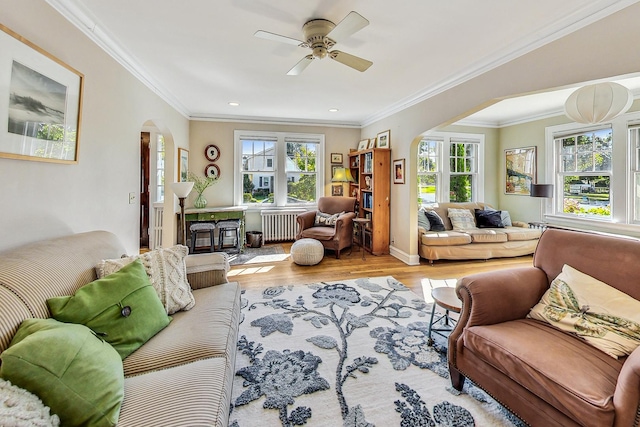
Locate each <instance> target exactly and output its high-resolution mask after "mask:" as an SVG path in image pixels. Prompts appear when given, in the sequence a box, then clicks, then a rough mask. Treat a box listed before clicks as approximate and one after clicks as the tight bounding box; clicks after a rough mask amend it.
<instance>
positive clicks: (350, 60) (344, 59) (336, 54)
mask: <svg viewBox="0 0 640 427" xmlns="http://www.w3.org/2000/svg"><path fill="white" fill-rule="evenodd" d="M329 56H330V57H331V59H335V60H336V61H338V62H339V63H341V64H344V65H346V66H348V67H351V68H353V69H355V70H358V71H366V70H367V69H368V68H369V67H371V66H372V65H373V62H371V61H367V60H366V59H362V58H360V57H357V56H354V55H351V54H348V53H344V52H340V51H339V50H332V51H331V52H329Z"/></svg>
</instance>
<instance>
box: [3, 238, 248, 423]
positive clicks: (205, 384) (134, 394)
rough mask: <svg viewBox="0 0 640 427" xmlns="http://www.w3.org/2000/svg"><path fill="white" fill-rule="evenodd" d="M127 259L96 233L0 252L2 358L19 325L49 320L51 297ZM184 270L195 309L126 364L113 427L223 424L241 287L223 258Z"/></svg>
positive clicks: (207, 258) (200, 258) (193, 262)
mask: <svg viewBox="0 0 640 427" xmlns="http://www.w3.org/2000/svg"><path fill="white" fill-rule="evenodd" d="M124 252H125V251H124V249H123V247H122V245H121V244H120V243H119V241H118V239H117V238H116V236H115V235H113V234H111V233H108V232H105V231H94V232H88V233H81V234H75V235H71V236H67V237H62V238H56V239H51V240H46V241H42V242H36V243H32V244H28V245H26V246H23V247H20V248H17V249H13V250H9V251H5V252H2V253H0V352H1V351H4V350H5V349H6V348H7V347H8V346H9V344H10V343H11V339H12V337H13V335H14V334H15V333H16V331H17V330H18V327H19V326H20V323H21V322H22V321H23V320H24V319H29V318H47V317H49V316H50V313H49V310H48V308H47V304H46V300H47V299H48V298H51V297H56V296H64V295H72V294H73V293H74V292H75V291H76V290H77V289H78V288H80V287H82V286H83V285H85V284H87V283H89V282H91V281H93V280H95V279H96V272H95V266H96V265H97V264H98V262H99V261H101V260H102V259H112V258H119V257H120V256H122V255H123V254H124ZM186 264H187V273H188V280H189V283H190V285H191V287H192V289H193V295H194V297H195V300H196V303H195V306H194V307H193V308H192V309H191V310H189V311H180V312H177V313H175V314H173V315H172V318H173V320H172V321H171V323H170V324H169V326H167V327H166V328H165V329H163V330H161V331H160V332H159V333H158V334H157V335H155V336H154V337H153V338H151V339H150V340H149V341H148V342H147V343H146V344H144V345H143V346H142V347H141V348H139V349H138V350H136V351H135V352H134V353H132V354H131V355H130V356H128V357H127V358H126V359H124V360H123V362H122V363H123V366H124V376H125V380H124V400H123V403H122V407H121V411H120V418H119V422H118V426H197V425H199V426H205V425H206V426H224V427H227V425H228V417H229V407H230V401H231V387H232V384H233V377H234V374H235V372H234V364H235V352H236V351H235V349H236V342H237V334H238V325H239V318H240V288H239V285H238V283H235V282H234V283H227V277H226V274H227V271H228V268H229V267H228V265H229V264H228V262H227V259H226V256H224V255H222V254H203V255H194V256H188V257H187V258H186ZM214 285H215V286H214ZM88 380H90V379H88Z"/></svg>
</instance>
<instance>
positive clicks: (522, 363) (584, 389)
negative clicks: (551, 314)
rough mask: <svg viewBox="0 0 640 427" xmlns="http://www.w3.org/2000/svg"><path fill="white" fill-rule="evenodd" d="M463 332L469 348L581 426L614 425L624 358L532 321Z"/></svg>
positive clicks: (501, 324) (471, 328)
mask: <svg viewBox="0 0 640 427" xmlns="http://www.w3.org/2000/svg"><path fill="white" fill-rule="evenodd" d="M463 334H464V335H463V338H464V341H463V342H464V346H465V351H470V352H472V353H473V354H475V355H476V356H477V357H479V358H480V359H481V360H483V361H485V362H486V363H487V364H489V365H490V366H492V367H494V368H495V369H497V370H499V371H500V372H502V373H503V374H505V375H506V376H508V377H510V378H512V379H514V381H517V382H518V383H519V384H520V385H522V386H523V387H524V388H526V389H528V390H530V391H531V392H532V393H534V394H536V395H537V396H540V397H541V398H542V399H544V400H545V401H547V402H548V403H550V404H551V405H554V406H555V407H557V408H558V409H559V410H561V411H562V412H564V413H565V414H567V415H568V416H569V417H570V418H572V419H573V420H575V421H576V422H577V423H578V424H580V425H590V426H596V425H598V426H605V425H606V426H610V425H613V419H614V405H613V393H614V390H615V387H616V382H617V378H618V374H619V372H620V370H621V369H622V361H619V360H616V359H614V358H612V357H609V356H607V355H606V354H605V353H603V352H601V351H599V350H597V349H595V348H593V347H591V346H590V345H588V344H587V343H586V342H585V341H583V340H580V339H575V338H572V337H570V336H568V335H567V334H566V333H564V332H562V331H560V330H558V329H555V328H553V327H551V326H549V325H548V324H546V323H543V322H539V321H537V320H533V319H521V320H515V321H511V322H505V323H498V324H495V325H488V326H472V327H468V328H466V329H465V331H464V333H463ZM540 343H544V347H541V344H540ZM558 360H562V361H563V363H558ZM589 373H597V375H590V374H589Z"/></svg>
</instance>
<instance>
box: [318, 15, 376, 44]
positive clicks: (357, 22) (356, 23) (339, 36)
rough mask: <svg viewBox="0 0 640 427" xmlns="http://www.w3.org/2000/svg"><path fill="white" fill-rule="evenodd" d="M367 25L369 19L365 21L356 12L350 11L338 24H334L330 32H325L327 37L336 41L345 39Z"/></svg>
mask: <svg viewBox="0 0 640 427" xmlns="http://www.w3.org/2000/svg"><path fill="white" fill-rule="evenodd" d="M367 25H369V21H367V20H366V19H365V18H364V17H363V16H362V15H360V14H359V13H358V12H353V11H351V12H349V14H348V15H347V16H345V17H344V19H343V20H342V21H340V22H339V23H338V25H336V26H335V28H334V29H333V30H331V32H329V34H327V37H329V38H330V39H331V40H333V41H334V42H336V43H338V42H339V41H340V40H343V39H346V38H347V37H349V36H350V35H352V34H355V33H356V32H358V31H360V30H361V29H363V28H364V27H366V26H367Z"/></svg>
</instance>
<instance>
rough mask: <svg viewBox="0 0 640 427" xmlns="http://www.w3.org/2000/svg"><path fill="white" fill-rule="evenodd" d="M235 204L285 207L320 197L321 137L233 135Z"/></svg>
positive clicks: (315, 135)
mask: <svg viewBox="0 0 640 427" xmlns="http://www.w3.org/2000/svg"><path fill="white" fill-rule="evenodd" d="M235 141H236V142H235V144H236V164H238V165H239V168H238V169H239V173H238V175H237V180H236V182H237V183H242V185H241V186H240V185H236V188H235V193H236V196H235V197H236V200H237V203H240V204H245V205H255V206H288V205H302V204H312V203H315V202H316V200H317V199H318V197H320V196H321V195H322V190H323V185H322V183H323V182H324V176H323V174H322V171H323V170H324V167H323V158H324V154H323V153H324V135H318V134H293V133H285V132H252V131H236V132H235Z"/></svg>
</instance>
